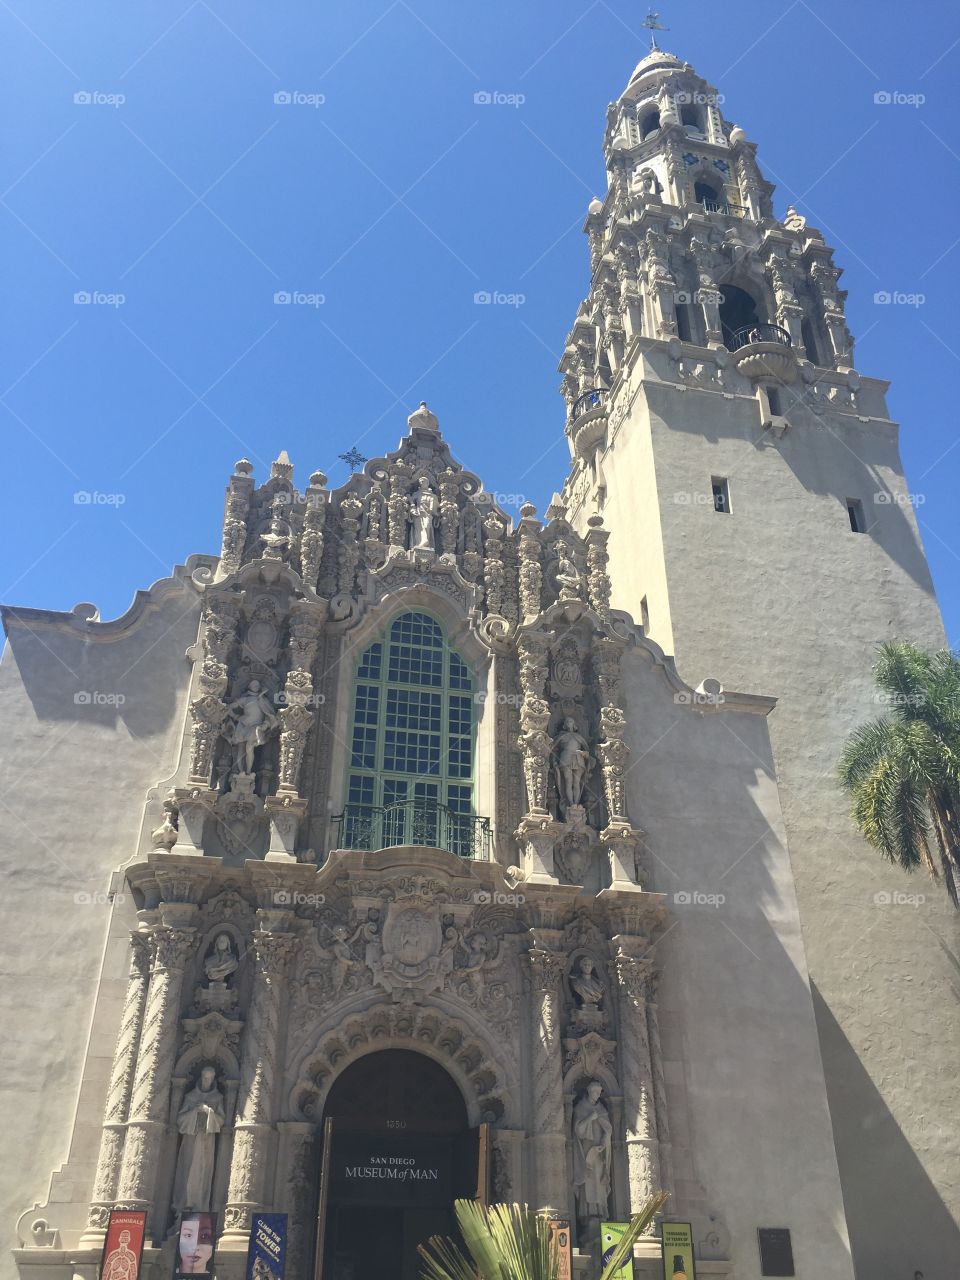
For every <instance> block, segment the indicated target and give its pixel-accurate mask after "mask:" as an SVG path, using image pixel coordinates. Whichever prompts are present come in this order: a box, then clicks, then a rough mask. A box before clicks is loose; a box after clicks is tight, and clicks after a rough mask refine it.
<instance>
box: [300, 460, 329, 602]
mask: <svg viewBox="0 0 960 1280" xmlns="http://www.w3.org/2000/svg"><path fill="white" fill-rule="evenodd" d="M326 483H327V477H326V476H325V475H324V474H323V472H322V471H314V473H313V475H312V476H311V477H310V483H309V485H307V492H306V494H305V497H306V500H307V501H306V506H305V507H304V510H303V531H302V533H301V534H300V577H301V578H302V579H303V583H304V586H307V587H309V588H310V590H311V591H316V589H317V579H318V577H319V576H320V562H321V560H322V559H323V526H324V523H325V522H326V518H327V495H326V492H325V491H324V485H325V484H326Z"/></svg>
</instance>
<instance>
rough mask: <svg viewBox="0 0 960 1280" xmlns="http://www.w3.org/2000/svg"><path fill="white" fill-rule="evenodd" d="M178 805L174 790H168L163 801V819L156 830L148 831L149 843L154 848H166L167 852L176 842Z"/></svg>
mask: <svg viewBox="0 0 960 1280" xmlns="http://www.w3.org/2000/svg"><path fill="white" fill-rule="evenodd" d="M179 819H180V806H179V805H178V804H177V796H176V792H175V791H170V792H169V793H168V795H167V798H166V799H165V800H164V802H163V821H162V822H161V823H160V825H159V827H157V828H156V830H154V831H151V833H150V843H151V844H152V845H153V847H154V848H155V849H166V850H167V852H168V853H169V852H170V850H171V849H172V848H173V846H174V845H175V844H176V843H177V838H178V835H179V825H180V822H179Z"/></svg>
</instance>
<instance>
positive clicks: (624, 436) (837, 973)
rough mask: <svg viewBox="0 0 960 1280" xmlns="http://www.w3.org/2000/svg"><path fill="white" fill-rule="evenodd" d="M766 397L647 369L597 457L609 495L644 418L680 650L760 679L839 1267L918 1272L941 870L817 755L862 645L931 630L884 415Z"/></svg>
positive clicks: (946, 1191)
mask: <svg viewBox="0 0 960 1280" xmlns="http://www.w3.org/2000/svg"><path fill="white" fill-rule="evenodd" d="M663 365H664V366H665V368H664V370H663V371H662V372H663V375H664V376H667V372H668V371H667V368H666V366H667V365H668V362H667V361H666V360H665V359H664V360H663ZM882 391H883V387H882V384H879V383H869V382H865V384H864V387H863V390H862V392H861V395H860V406H859V408H860V411H861V412H862V413H865V414H872V415H879V414H882V412H883V408H882V405H883V397H882ZM786 399H787V406H788V407H787V417H788V419H789V421H790V423H791V425H790V426H789V428H788V429H787V431H786V434H785V435H784V436H783V437H782V439H779V440H776V439H775V438H773V437H772V436H771V434H770V433H769V432H764V431H763V429H762V428H761V426H760V421H759V414H758V412H757V408H756V404H755V402H754V401H751V400H748V399H743V398H726V397H724V396H723V395H722V394H710V393H706V392H702V391H699V390H687V391H685V392H678V391H676V390H674V389H672V388H670V387H667V386H664V385H658V384H657V383H656V382H653V381H651V382H647V383H646V384H645V393H644V396H642V397H641V401H640V402H638V404H637V405H636V406H635V408H634V410H633V411H632V413H631V417H630V418H629V419H628V420H627V422H626V423H625V424H624V425H623V426H622V427H621V429H620V433H619V441H618V458H619V466H618V469H615V468H613V467H611V466H610V465H609V460H605V461H604V474H605V478H606V481H607V485H608V507H609V508H610V509H612V510H616V511H621V510H622V506H621V507H613V506H612V495H613V493H614V491H615V490H619V491H622V492H625V493H626V494H630V493H631V492H633V491H634V490H635V488H636V485H637V473H638V472H639V471H640V470H641V469H643V468H645V467H646V466H647V465H648V464H647V462H646V460H645V458H646V453H647V446H646V444H645V443H644V441H645V436H646V433H647V431H648V430H650V431H651V432H652V441H653V454H654V457H655V466H656V482H657V489H658V495H659V503H658V505H659V518H660V522H661V529H662V540H663V548H664V567H665V571H666V578H667V583H668V590H669V606H670V627H671V632H672V639H673V651H674V652H675V654H676V658H677V663H678V665H679V667H680V670H681V671H682V673H683V674H684V676H685V677H686V678H687V679H689V680H690V681H691V682H692V683H693V684H696V683H698V682H699V681H700V680H701V679H702V678H703V677H705V676H714V677H716V678H718V679H720V680H721V681H723V683H724V684H725V685H726V686H728V687H733V688H749V689H757V690H761V691H763V692H764V693H769V694H772V695H774V696H776V697H777V699H778V705H777V708H776V709H775V711H774V712H773V713H772V715H771V717H770V731H771V736H772V740H773V746H774V754H775V759H776V762H777V769H778V773H779V778H780V783H781V800H782V805H783V810H784V815H785V819H786V823H787V831H788V838H789V849H790V854H791V858H792V861H793V865H794V870H795V874H796V883H797V892H798V896H799V900H800V907H801V918H802V921H803V934H804V941H805V944H806V950H807V956H808V961H809V965H810V973H811V977H812V980H813V983H814V987H815V997H816V1006H817V1011H818V1023H819V1028H820V1036H821V1043H822V1048H823V1053H824V1059H825V1066H826V1072H827V1081H828V1088H829V1096H830V1102H831V1114H832V1120H833V1125H834V1130H835V1133H836V1138H837V1144H838V1153H839V1160H840V1169H841V1174H842V1177H843V1183H844V1196H845V1201H846V1206H847V1212H848V1216H849V1223H850V1231H851V1238H852V1241H853V1245H854V1254H855V1258H856V1260H857V1265H858V1268H859V1270H860V1272H861V1274H863V1275H872V1274H889V1275H897V1274H905V1275H912V1273H913V1271H914V1270H915V1269H920V1270H924V1271H925V1272H926V1274H927V1275H937V1274H940V1273H941V1272H940V1270H939V1269H940V1268H942V1264H943V1259H944V1258H947V1257H960V1230H958V1227H957V1223H956V1218H955V1216H954V1215H956V1214H957V1212H958V1210H960V1194H958V1192H960V1138H958V1135H957V1131H956V1126H955V1124H953V1123H952V1121H951V1116H953V1115H955V1097H956V1089H955V1069H954V1068H955V1063H956V1061H957V1050H958V1048H960V1033H958V1028H957V1023H956V1018H955V1009H956V1001H955V988H956V981H957V978H956V974H957V960H956V923H957V922H956V917H955V913H954V912H953V910H952V908H951V907H950V906H949V904H948V902H947V901H946V897H945V894H944V892H943V890H942V889H938V888H937V887H936V886H934V885H933V884H932V883H931V882H930V881H929V880H928V879H927V878H926V877H925V876H922V875H916V876H912V877H908V876H906V875H905V874H903V873H901V872H899V871H898V870H896V869H894V868H892V867H890V866H888V865H887V864H885V863H884V862H883V861H882V860H881V859H880V857H879V855H878V854H877V853H875V852H874V851H873V850H872V849H870V848H869V847H867V846H866V845H865V844H864V843H863V842H862V841H861V840H860V839H859V838H858V837H857V836H856V834H855V832H854V829H853V827H852V826H851V823H850V820H849V818H848V814H847V803H846V800H845V798H844V797H843V796H842V795H841V794H840V793H839V791H838V789H837V787H836V785H835V782H834V771H835V765H836V759H837V756H838V753H839V750H840V746H841V743H842V741H843V740H844V738H845V737H846V735H847V734H848V733H849V731H850V730H851V729H852V728H853V727H854V726H855V725H857V724H859V723H862V722H863V721H865V720H867V719H870V718H871V717H873V716H876V715H877V714H880V713H881V712H882V711H883V708H882V707H881V706H879V705H878V703H877V702H876V701H875V698H874V687H873V681H872V677H871V674H870V667H871V664H872V662H873V658H874V649H875V646H876V645H877V643H879V642H880V641H882V640H885V639H893V638H909V639H912V640H914V641H915V642H916V643H918V644H920V645H923V646H929V647H939V646H941V645H942V644H943V643H944V639H943V631H942V626H941V623H940V618H939V614H938V611H937V608H936V603H935V600H934V597H933V591H932V586H931V581H930V576H929V571H928V569H927V565H926V561H925V558H924V555H923V549H922V545H921V542H920V538H919V535H918V533H917V527H916V522H915V520H914V515H913V510H912V509H911V506H910V502H909V499H908V497H907V485H906V482H905V481H904V479H903V474H902V465H901V462H900V458H899V453H898V448H897V440H896V427H895V426H894V424H892V423H889V422H885V421H883V420H879V419H878V418H877V417H874V418H873V419H872V420H870V421H866V422H864V421H860V420H859V419H858V417H857V416H854V415H850V414H838V413H833V412H831V413H830V414H829V415H828V416H826V417H824V416H823V414H820V416H817V415H814V414H812V413H810V412H808V411H806V410H803V409H798V408H797V407H796V406H791V405H790V396H789V393H788V395H787V398H786ZM644 400H645V401H646V407H645V408H644V407H642V404H641V402H642V401H644ZM648 418H649V425H648V421H647V420H648ZM633 437H635V439H636V442H637V443H636V444H635V445H633V446H632V447H631V445H630V443H629V441H630V440H631V438H633ZM714 475H719V476H725V477H728V478H729V483H730V493H731V500H732V514H730V515H720V514H717V513H716V512H715V511H714V510H713V507H712V504H711V503H710V501H709V494H710V478H711V476H714ZM878 493H880V494H884V495H885V496H887V495H889V496H890V497H891V498H892V500H891V501H879V502H878V501H876V500H875V498H874V495H875V494H878ZM696 495H701V496H700V497H699V498H698V497H697V496H696ZM848 497H849V498H859V499H860V500H861V502H862V503H863V507H864V511H865V513H866V516H867V521H868V525H869V526H870V529H869V532H868V533H867V534H865V535H864V534H854V533H852V532H851V531H850V527H849V523H848V518H847V514H846V506H845V500H846V499H847V498H848ZM618 518H622V517H618ZM628 518H629V517H628ZM637 527H638V528H639V522H638V525H637ZM629 545H630V538H629V536H624V531H620V534H619V536H614V537H612V538H611V542H610V547H611V575H612V579H613V597H614V603H615V604H616V605H617V606H619V607H620V608H625V609H629V610H631V611H633V612H637V611H638V610H639V595H641V594H642V593H643V589H644V588H643V583H642V581H641V582H639V583H638V584H637V585H636V586H632V587H631V586H629V585H628V584H631V583H632V582H634V581H635V580H636V577H637V574H636V567H635V565H636V561H637V555H636V552H634V553H633V554H632V555H630V554H629V553H628V552H627V551H626V550H625V549H626V548H628V547H629ZM628 559H629V563H627V560H628ZM651 622H652V627H651V630H652V634H653V636H654V638H656V639H658V638H659V636H658V619H657V618H656V617H655V616H654V617H652V619H651ZM750 856H751V857H755V856H757V853H756V852H755V853H754V854H753V855H750ZM897 895H901V900H900V901H898V899H897ZM903 895H906V900H903ZM914 895H923V896H924V898H925V901H923V902H922V903H920V904H919V905H917V904H915V903H914V902H913V901H911V900H910V899H911V896H914ZM892 1200H896V1202H897V1206H898V1207H897V1212H896V1214H895V1215H892V1214H891V1212H890V1205H891V1202H892Z"/></svg>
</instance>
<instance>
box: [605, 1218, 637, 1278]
mask: <svg viewBox="0 0 960 1280" xmlns="http://www.w3.org/2000/svg"><path fill="white" fill-rule="evenodd" d="M629 1225H630V1223H629V1222H601V1223H600V1249H601V1253H600V1263H601V1266H602V1267H605V1266H606V1265H607V1263H608V1262H609V1261H610V1258H611V1256H612V1255H613V1251H614V1249H615V1248H616V1247H617V1245H618V1244H619V1243H620V1241H621V1240H622V1239H623V1237H624V1236H625V1235H626V1234H627V1227H629ZM611 1280H633V1258H627V1260H626V1262H625V1263H624V1264H623V1266H622V1267H620V1268H619V1270H617V1271H615V1272H614V1273H613V1276H612V1278H611Z"/></svg>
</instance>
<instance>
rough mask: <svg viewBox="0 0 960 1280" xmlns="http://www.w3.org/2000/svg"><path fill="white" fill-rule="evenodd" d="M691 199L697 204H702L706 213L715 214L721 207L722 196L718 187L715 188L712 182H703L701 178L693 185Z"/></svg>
mask: <svg viewBox="0 0 960 1280" xmlns="http://www.w3.org/2000/svg"><path fill="white" fill-rule="evenodd" d="M693 198H694V200H696V202H697V204H702V205H703V207H704V208H705V209H706V211H707V212H708V213H716V212H717V210H718V209H720V208H721V207H722V206H723V195H722V193H721V191H720V189H719V187H715V186H714V185H713V183H712V182H705V181H704V180H703V179H702V178H701V179H700V180H699V182H695V183H694V184H693Z"/></svg>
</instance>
